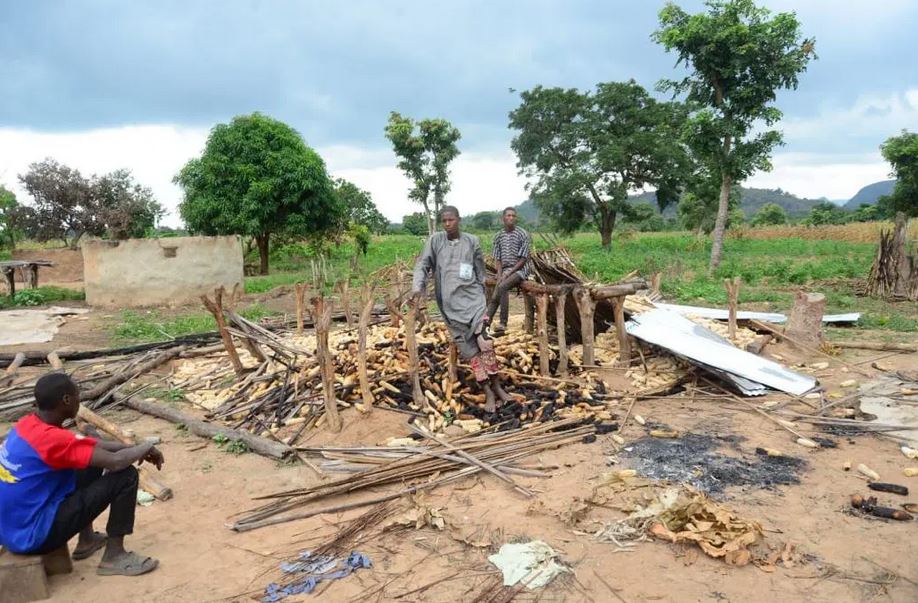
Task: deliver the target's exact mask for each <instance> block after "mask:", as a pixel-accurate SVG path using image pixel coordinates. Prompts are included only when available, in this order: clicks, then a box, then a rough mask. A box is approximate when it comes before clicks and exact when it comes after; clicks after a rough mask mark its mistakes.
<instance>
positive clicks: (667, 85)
mask: <svg viewBox="0 0 918 603" xmlns="http://www.w3.org/2000/svg"><path fill="white" fill-rule="evenodd" d="M706 5H707V8H708V11H707V12H706V13H700V14H695V15H689V14H688V13H686V12H685V11H684V10H682V9H681V8H680V7H679V6H677V5H675V4H672V3H670V4H667V6H666V7H664V8H663V10H661V11H660V29H659V30H658V31H656V32H655V33H654V34H653V38H654V40H656V41H657V42H658V43H660V44H662V45H663V47H664V48H666V50H667V51H675V52H676V53H678V55H679V60H678V63H679V64H681V65H684V66H685V67H687V68H688V69H689V70H690V73H689V75H688V76H686V77H685V78H683V79H681V80H675V81H674V80H664V81H662V82H661V83H660V85H661V88H662V89H664V90H670V91H672V92H673V93H674V94H682V93H686V94H687V98H688V101H689V102H690V103H693V104H695V105H697V106H699V107H700V109H699V110H697V111H696V112H695V113H694V115H693V116H692V117H691V120H690V123H689V126H688V132H687V133H688V136H687V141H689V143H690V144H691V146H692V147H693V150H694V152H695V153H696V154H697V155H698V156H700V157H702V158H704V160H705V161H706V162H707V163H709V164H710V165H712V166H713V167H714V170H715V171H716V172H717V173H718V174H719V175H720V179H721V184H720V198H719V203H718V212H717V220H716V222H715V226H714V242H713V245H712V247H711V261H710V265H709V268H710V269H711V270H714V269H715V268H717V266H719V265H720V260H721V255H722V254H723V240H724V230H725V229H726V226H727V214H728V203H729V198H730V190H731V188H732V187H733V185H734V184H739V183H740V182H742V181H743V180H745V179H746V178H747V177H749V176H750V175H751V174H752V173H754V172H755V171H756V170H768V169H771V163H770V156H771V152H772V150H773V149H774V148H775V147H776V146H778V145H780V144H782V137H781V133H780V132H778V131H775V130H766V129H764V128H765V127H767V126H771V125H774V124H775V123H776V122H777V121H778V120H779V119H780V118H781V112H780V111H779V110H778V109H777V108H776V107H775V106H774V100H775V95H776V93H777V91H778V90H782V89H788V88H796V87H797V83H798V77H799V75H800V73H801V72H803V71H805V70H806V66H807V64H808V63H809V61H810V60H811V59H812V58H814V57H815V54H814V52H813V49H814V42H813V40H812V39H804V38H803V37H802V36H801V34H800V23H799V22H798V21H797V17H796V15H794V14H793V13H778V14H776V15H774V16H772V15H771V13H770V12H769V11H768V10H767V9H765V8H760V7H758V6H756V5H755V3H754V2H753V0H708V1H707V2H706Z"/></svg>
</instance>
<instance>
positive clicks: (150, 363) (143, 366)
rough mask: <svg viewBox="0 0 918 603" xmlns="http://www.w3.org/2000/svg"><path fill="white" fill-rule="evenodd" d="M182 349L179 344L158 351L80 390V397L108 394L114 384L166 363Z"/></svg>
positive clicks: (94, 397) (95, 397)
mask: <svg viewBox="0 0 918 603" xmlns="http://www.w3.org/2000/svg"><path fill="white" fill-rule="evenodd" d="M184 351H185V346H179V347H177V348H172V349H171V350H164V351H162V352H160V353H159V354H156V355H155V356H153V357H152V358H150V359H149V360H147V361H146V362H142V363H140V364H138V365H136V366H135V367H134V368H132V369H130V370H126V371H124V370H123V371H121V372H118V373H115V374H114V375H112V376H111V377H109V378H108V379H106V380H105V381H102V382H101V383H99V384H98V385H96V386H95V387H93V388H92V389H90V390H87V391H85V392H82V394H81V398H82V399H83V401H84V402H88V401H89V400H95V399H97V398H100V397H102V396H104V395H106V394H108V393H109V392H110V391H111V390H112V388H114V387H115V386H117V385H121V384H122V383H124V382H126V381H130V380H131V379H133V378H134V377H137V376H138V375H142V374H144V373H148V372H150V371H152V370H153V369H155V368H156V367H158V366H159V365H161V364H163V363H166V362H168V361H170V360H172V359H173V358H176V357H178V355H179V354H181V353H182V352H184Z"/></svg>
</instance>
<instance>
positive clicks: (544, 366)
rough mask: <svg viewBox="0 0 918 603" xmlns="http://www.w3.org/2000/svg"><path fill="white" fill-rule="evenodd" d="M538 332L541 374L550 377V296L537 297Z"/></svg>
mask: <svg viewBox="0 0 918 603" xmlns="http://www.w3.org/2000/svg"><path fill="white" fill-rule="evenodd" d="M536 311H537V316H536V332H537V334H538V335H537V337H538V340H539V374H540V375H542V376H543V377H548V376H549V375H550V374H551V372H550V371H549V354H550V352H551V350H550V348H549V345H548V294H547V293H539V294H538V295H536Z"/></svg>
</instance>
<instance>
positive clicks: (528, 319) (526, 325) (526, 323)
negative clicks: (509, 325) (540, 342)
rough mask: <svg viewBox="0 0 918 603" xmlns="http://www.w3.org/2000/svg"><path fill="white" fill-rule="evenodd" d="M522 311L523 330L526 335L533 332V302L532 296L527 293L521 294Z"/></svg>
mask: <svg viewBox="0 0 918 603" xmlns="http://www.w3.org/2000/svg"><path fill="white" fill-rule="evenodd" d="M523 309H524V312H525V314H524V315H523V330H524V331H526V332H527V333H534V332H535V302H534V301H533V299H532V295H530V294H529V293H525V292H524V293H523Z"/></svg>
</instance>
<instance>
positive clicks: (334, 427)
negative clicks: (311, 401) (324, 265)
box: [312, 294, 341, 433]
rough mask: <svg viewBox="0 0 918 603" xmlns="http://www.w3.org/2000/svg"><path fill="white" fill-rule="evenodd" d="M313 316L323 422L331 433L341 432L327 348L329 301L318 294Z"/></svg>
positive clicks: (330, 307)
mask: <svg viewBox="0 0 918 603" xmlns="http://www.w3.org/2000/svg"><path fill="white" fill-rule="evenodd" d="M312 303H313V316H314V317H315V319H316V320H315V321H316V355H317V356H318V359H319V366H320V367H321V371H320V372H321V374H322V394H323V398H324V401H325V416H326V417H327V418H326V419H325V420H326V422H327V423H328V429H329V430H330V431H332V432H333V433H338V432H339V431H341V416H340V415H339V414H338V400H337V398H335V363H334V359H333V358H332V353H331V350H330V349H329V346H328V332H329V330H330V329H331V315H332V306H333V305H334V303H333V302H332V300H331V299H326V298H325V296H323V295H322V294H319V295H318V296H316V297H314V298H313V300H312Z"/></svg>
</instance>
